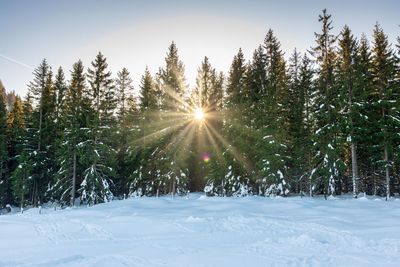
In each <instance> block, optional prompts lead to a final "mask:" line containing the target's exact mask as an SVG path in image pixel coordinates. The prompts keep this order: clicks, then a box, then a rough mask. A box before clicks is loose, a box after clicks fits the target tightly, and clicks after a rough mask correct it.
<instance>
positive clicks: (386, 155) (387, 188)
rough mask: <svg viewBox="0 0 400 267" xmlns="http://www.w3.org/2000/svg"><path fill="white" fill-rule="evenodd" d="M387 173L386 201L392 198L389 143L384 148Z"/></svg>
mask: <svg viewBox="0 0 400 267" xmlns="http://www.w3.org/2000/svg"><path fill="white" fill-rule="evenodd" d="M384 161H385V175H386V201H387V200H388V199H389V198H390V176H389V156H388V149H387V145H385V148H384Z"/></svg>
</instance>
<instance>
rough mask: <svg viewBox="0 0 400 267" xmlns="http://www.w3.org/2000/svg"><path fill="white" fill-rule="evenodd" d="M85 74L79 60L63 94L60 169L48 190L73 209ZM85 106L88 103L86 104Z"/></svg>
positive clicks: (78, 178) (83, 121)
mask: <svg viewBox="0 0 400 267" xmlns="http://www.w3.org/2000/svg"><path fill="white" fill-rule="evenodd" d="M85 90H86V84H85V74H84V67H83V64H82V61H78V62H76V63H75V64H74V65H73V69H72V72H71V82H70V85H69V86H68V87H67V90H66V91H65V99H64V100H63V102H64V105H63V111H64V114H63V118H62V121H63V122H64V125H65V127H64V129H63V132H62V135H61V142H60V147H59V149H58V151H57V158H58V163H59V166H60V168H59V170H58V172H57V175H56V176H55V181H54V184H53V186H52V188H51V191H52V196H53V198H54V199H55V200H57V201H58V202H59V203H60V204H61V205H64V204H70V205H71V206H74V204H75V198H76V189H77V185H79V181H81V180H82V177H81V171H82V166H81V165H82V164H81V161H82V160H83V156H82V151H81V146H82V145H83V144H84V143H83V142H84V141H86V140H85V134H84V131H85V128H86V127H87V121H86V119H87V117H86V114H85V112H86V109H85V101H87V99H86V98H85V95H84V93H85ZM86 105H87V104H86Z"/></svg>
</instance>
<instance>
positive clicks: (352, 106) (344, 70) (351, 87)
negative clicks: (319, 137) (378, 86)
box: [336, 25, 362, 198]
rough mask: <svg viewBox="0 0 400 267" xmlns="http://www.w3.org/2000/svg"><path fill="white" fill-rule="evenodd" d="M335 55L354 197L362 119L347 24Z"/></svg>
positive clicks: (354, 52) (353, 48)
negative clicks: (359, 129) (359, 127)
mask: <svg viewBox="0 0 400 267" xmlns="http://www.w3.org/2000/svg"><path fill="white" fill-rule="evenodd" d="M337 57H338V60H337V70H336V72H337V79H336V83H337V86H338V90H339V92H340V97H341V101H340V102H341V107H340V109H341V115H342V116H341V118H342V127H343V128H342V132H343V134H344V136H347V138H346V139H347V142H348V143H349V145H350V151H351V152H350V154H351V164H346V165H348V166H351V175H352V189H353V197H355V198H356V197H357V194H358V179H359V176H358V163H357V158H358V156H357V143H358V140H359V139H360V136H359V132H358V131H357V129H358V125H359V124H360V120H361V119H362V117H361V115H362V114H361V113H360V109H359V107H360V106H361V105H362V103H361V102H362V99H361V97H362V94H361V92H362V91H361V89H362V88H360V87H359V86H358V84H357V80H356V79H357V75H358V73H357V64H358V57H357V41H356V39H355V38H354V36H353V34H352V33H351V30H350V29H349V27H348V26H347V25H346V26H344V27H343V30H342V32H341V33H340V38H339V51H338V53H337ZM361 138H362V137H361Z"/></svg>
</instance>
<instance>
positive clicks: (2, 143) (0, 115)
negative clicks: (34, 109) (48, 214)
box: [0, 88, 10, 206]
mask: <svg viewBox="0 0 400 267" xmlns="http://www.w3.org/2000/svg"><path fill="white" fill-rule="evenodd" d="M3 90H4V88H3V89H2V88H0V205H2V206H3V205H6V204H8V203H7V202H8V201H9V200H10V199H9V193H8V192H9V191H10V190H9V188H10V185H9V182H8V177H7V175H8V168H7V165H8V160H9V156H8V150H7V110H6V103H5V101H4V92H3Z"/></svg>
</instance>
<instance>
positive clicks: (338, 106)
mask: <svg viewBox="0 0 400 267" xmlns="http://www.w3.org/2000/svg"><path fill="white" fill-rule="evenodd" d="M319 21H320V22H321V25H322V29H321V31H320V32H319V33H315V46H313V47H312V48H311V49H310V51H309V52H307V53H305V54H300V53H299V52H298V51H297V50H294V51H293V53H292V54H291V56H290V59H289V60H288V61H287V60H286V59H285V57H284V52H283V51H282V50H281V47H280V46H281V45H280V42H279V40H278V39H277V37H276V36H275V34H274V32H273V31H272V30H269V31H268V33H267V35H266V37H265V39H264V42H263V44H261V45H260V46H259V47H258V48H257V49H256V50H255V51H254V54H253V58H252V59H251V60H250V61H246V60H245V58H244V56H243V53H242V51H241V50H239V52H238V53H237V55H235V56H234V58H233V62H232V65H231V68H230V70H229V72H228V73H227V75H224V74H223V73H221V72H217V71H216V70H215V69H214V68H213V67H212V66H211V63H210V62H209V60H208V58H207V57H205V59H204V61H203V62H202V64H201V66H200V67H199V69H198V77H197V80H196V85H195V87H194V88H193V89H192V90H189V88H188V86H187V84H186V82H185V74H184V65H183V63H182V61H181V60H180V59H179V56H178V50H177V47H176V45H175V44H174V43H172V44H171V45H170V47H169V48H168V51H167V55H166V58H165V66H164V67H162V68H160V69H159V71H158V72H157V73H156V74H155V75H154V76H153V75H151V73H150V72H149V71H148V70H147V69H146V71H145V73H144V75H143V77H142V80H141V84H140V88H139V97H138V98H137V97H134V95H135V94H134V92H133V86H132V79H131V78H130V74H129V72H128V70H127V69H125V68H124V69H122V70H121V71H120V72H118V73H117V75H116V77H113V76H112V74H111V72H110V71H109V69H108V66H107V61H106V58H105V57H104V56H103V55H102V54H101V53H99V54H98V55H97V56H96V58H95V59H94V61H93V62H92V63H91V66H90V67H89V68H88V69H87V70H85V67H84V66H83V64H82V62H81V61H78V62H76V63H75V64H74V65H73V67H72V70H71V72H70V74H71V75H70V80H69V81H66V78H65V75H64V72H63V70H62V68H59V69H58V70H57V71H56V72H55V73H53V71H52V69H51V67H50V66H49V65H48V63H47V61H46V60H43V61H42V63H41V64H40V65H39V66H38V67H37V68H36V69H35V71H34V73H33V75H34V79H33V80H32V82H31V83H30V84H29V92H28V94H27V96H26V97H25V98H24V100H21V99H20V98H19V97H16V98H15V102H14V103H13V107H12V109H9V111H7V109H6V105H5V100H4V93H0V175H1V176H0V201H1V203H2V204H3V205H5V204H7V203H13V204H20V205H21V206H23V205H27V204H32V205H38V204H39V203H43V202H46V201H54V202H57V203H59V204H60V205H67V204H70V205H73V204H74V203H75V202H76V201H77V200H78V199H79V200H80V203H85V204H96V203H99V202H105V201H109V200H111V199H112V198H114V197H120V198H121V197H126V196H132V195H136V196H142V195H153V196H155V195H157V196H158V195H161V194H176V193H178V194H185V193H187V192H188V191H189V190H190V191H199V190H204V191H205V192H206V193H207V194H208V195H218V196H242V195H247V194H257V195H263V196H269V195H288V194H291V193H296V194H309V195H314V194H324V195H325V196H328V195H336V194H342V193H347V192H352V193H353V195H354V197H357V195H358V194H359V193H366V194H371V195H372V194H373V195H382V196H386V197H387V198H389V197H390V196H392V195H393V194H395V193H399V190H400V187H399V166H400V165H399V163H400V159H399V155H400V99H399V92H400V84H399V78H400V56H399V53H400V39H398V43H397V45H395V46H394V47H393V46H392V45H391V44H390V43H389V41H388V37H387V35H386V34H385V33H384V31H383V29H382V28H381V27H380V25H379V24H376V25H375V27H374V29H373V36H372V42H371V43H369V41H368V39H367V37H366V36H365V35H362V36H361V37H360V38H359V39H358V38H356V37H355V36H354V35H353V34H352V32H351V30H350V29H349V27H347V26H345V27H344V28H343V29H342V30H341V32H340V34H339V35H338V36H336V35H334V34H333V33H332V28H333V26H332V20H331V16H330V15H329V14H327V13H326V10H324V11H323V13H322V14H321V15H320V16H319ZM3 91H4V89H3ZM197 107H201V108H202V109H203V110H204V112H205V119H204V120H202V121H198V120H194V119H193V116H192V114H191V113H192V112H193V110H195V109H196V108H197Z"/></svg>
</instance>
